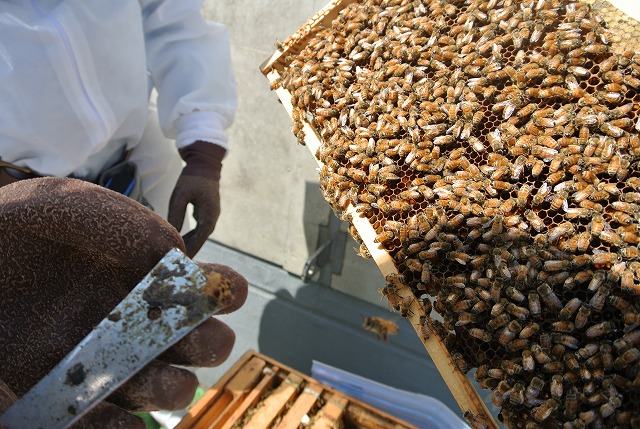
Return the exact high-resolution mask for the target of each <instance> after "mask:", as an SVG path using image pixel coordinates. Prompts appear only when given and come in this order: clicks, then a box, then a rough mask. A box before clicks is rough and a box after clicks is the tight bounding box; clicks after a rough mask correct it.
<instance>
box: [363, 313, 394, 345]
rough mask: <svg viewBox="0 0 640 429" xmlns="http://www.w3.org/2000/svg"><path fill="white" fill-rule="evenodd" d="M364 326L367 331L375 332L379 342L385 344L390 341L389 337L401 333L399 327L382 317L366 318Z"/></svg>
mask: <svg viewBox="0 0 640 429" xmlns="http://www.w3.org/2000/svg"><path fill="white" fill-rule="evenodd" d="M362 326H363V328H364V329H366V330H367V331H371V332H373V333H374V334H375V335H376V338H377V339H378V340H383V341H385V342H386V341H388V336H389V335H396V334H397V333H398V332H399V330H398V325H397V324H396V323H395V322H394V321H392V320H388V319H385V318H382V317H375V316H371V317H365V319H364V322H363V324H362Z"/></svg>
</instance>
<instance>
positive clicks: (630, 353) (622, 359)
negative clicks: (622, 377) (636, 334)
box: [613, 348, 640, 370]
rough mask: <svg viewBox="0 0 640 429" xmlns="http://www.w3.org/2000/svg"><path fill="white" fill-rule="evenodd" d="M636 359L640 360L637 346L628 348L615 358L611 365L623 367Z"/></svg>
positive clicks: (617, 367)
mask: <svg viewBox="0 0 640 429" xmlns="http://www.w3.org/2000/svg"><path fill="white" fill-rule="evenodd" d="M638 360H640V350H638V349H637V348H630V349H628V350H626V351H625V352H624V353H622V354H621V355H620V356H618V357H617V358H616V359H615V361H614V363H613V366H614V368H616V369H618V370H620V369H625V368H627V367H628V366H629V365H631V364H632V363H635V362H637V361H638Z"/></svg>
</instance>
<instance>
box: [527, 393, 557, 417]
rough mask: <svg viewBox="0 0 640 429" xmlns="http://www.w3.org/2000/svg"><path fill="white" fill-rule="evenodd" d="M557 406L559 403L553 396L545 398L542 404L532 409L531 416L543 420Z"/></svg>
mask: <svg viewBox="0 0 640 429" xmlns="http://www.w3.org/2000/svg"><path fill="white" fill-rule="evenodd" d="M559 406H560V404H559V403H558V401H557V400H555V399H554V398H551V399H547V400H546V401H545V402H544V403H543V404H542V405H540V406H539V407H537V408H535V409H534V411H533V418H534V419H536V421H538V422H543V421H545V420H547V419H548V418H549V417H550V416H551V415H552V414H553V413H554V412H555V411H556V410H557V409H558V407H559Z"/></svg>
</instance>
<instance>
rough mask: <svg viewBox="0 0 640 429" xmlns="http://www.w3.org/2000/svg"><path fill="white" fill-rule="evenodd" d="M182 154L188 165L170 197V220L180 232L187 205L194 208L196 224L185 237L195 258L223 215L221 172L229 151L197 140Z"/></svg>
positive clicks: (190, 255) (188, 251)
mask: <svg viewBox="0 0 640 429" xmlns="http://www.w3.org/2000/svg"><path fill="white" fill-rule="evenodd" d="M179 152H180V156H181V157H182V159H183V160H184V161H185V162H186V163H187V165H186V166H185V167H184V169H183V170H182V174H181V175H180V177H179V178H178V182H177V183H176V186H175V188H174V189H173V193H172V194H171V199H170V201H169V214H168V216H167V219H168V221H169V223H170V224H171V225H173V226H174V227H175V228H176V229H177V230H178V231H180V230H181V229H182V224H183V222H184V216H185V212H186V210H187V205H188V204H189V203H191V204H192V205H193V217H194V219H195V220H196V222H197V225H196V227H195V229H193V230H191V231H189V232H188V233H186V234H185V235H184V236H183V239H184V242H185V246H186V249H187V251H186V254H187V256H189V257H190V258H193V257H194V256H195V254H196V253H197V252H198V250H200V248H201V247H202V246H203V245H204V243H205V242H206V241H207V238H208V237H209V235H211V233H212V232H213V230H214V228H215V226H216V222H217V221H218V217H219V216H220V170H221V169H222V158H223V157H224V154H225V152H226V151H225V149H224V148H222V147H221V146H218V145H216V144H213V143H208V142H204V141H197V142H195V143H193V144H190V145H189V146H186V147H184V148H182V149H180V150H179Z"/></svg>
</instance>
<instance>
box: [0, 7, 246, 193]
mask: <svg viewBox="0 0 640 429" xmlns="http://www.w3.org/2000/svg"><path fill="white" fill-rule="evenodd" d="M201 3H202V2H201V0H139V1H132V0H129V1H128V0H91V1H86V0H0V112H1V113H0V157H1V158H2V159H3V160H5V161H9V162H12V163H14V164H17V165H20V166H27V167H30V168H31V169H33V170H34V171H37V172H39V173H41V174H43V175H51V176H67V175H70V174H74V175H75V176H78V177H82V178H86V179H88V180H95V179H96V178H97V174H98V173H99V170H100V169H101V168H103V167H104V166H105V164H106V163H108V162H111V160H114V159H117V158H118V157H119V156H120V154H121V153H122V152H123V148H124V147H125V146H126V147H127V148H134V147H136V146H138V145H140V146H139V148H138V149H136V150H134V151H133V156H132V160H133V161H136V158H137V159H138V160H139V161H140V168H141V169H142V170H143V171H141V175H142V182H143V191H145V188H149V186H150V185H151V184H150V183H147V184H146V186H145V179H144V175H145V171H144V170H145V169H146V168H147V167H149V168H151V169H154V168H155V170H156V171H166V168H165V166H158V164H157V161H158V159H157V158H158V156H155V157H154V155H153V153H152V152H154V151H157V152H158V153H162V155H161V157H162V158H165V157H166V156H167V154H169V155H170V156H172V157H173V158H174V159H173V160H167V159H166V158H165V159H164V160H162V159H161V160H159V161H162V162H164V163H165V164H166V163H172V162H173V163H174V164H175V163H176V159H178V158H177V150H176V149H175V147H176V146H177V147H178V148H180V147H184V146H186V145H188V144H190V143H193V142H194V141H196V140H205V141H209V142H213V143H215V144H219V145H221V146H223V147H225V148H226V145H227V138H226V134H225V129H226V128H227V127H228V126H229V125H230V124H231V122H232V121H233V116H234V113H235V109H236V106H237V99H236V87H235V80H234V77H233V72H232V67H231V58H230V51H229V39H228V34H227V31H226V28H225V27H224V26H222V25H220V24H215V23H211V22H206V21H205V20H204V19H203V18H202V16H201V14H200V8H201ZM154 87H155V89H156V90H157V93H158V97H157V111H158V115H157V118H156V117H154V116H156V115H155V111H154V108H153V106H152V108H151V110H150V109H149V99H150V94H151V91H152V89H153V88H154ZM158 119H159V124H160V127H161V129H162V133H160V130H159V129H157V127H158V125H157V122H158ZM162 134H164V136H165V137H166V138H170V139H175V141H176V142H175V143H176V145H175V146H173V148H171V149H168V148H167V147H161V146H162V145H163V144H164V145H166V142H163V141H156V140H163V137H162ZM143 136H144V139H143ZM143 140H147V141H143ZM167 151H168V152H167ZM150 152H151V153H150ZM152 158H153V159H152ZM176 165H177V166H178V172H176V173H173V175H174V177H173V178H172V179H171V181H172V183H175V179H176V178H177V175H178V174H179V167H180V164H179V159H178V164H176ZM159 180H160V179H158V178H157V177H156V178H155V179H152V181H153V182H158V181H159ZM164 192H166V190H165V191H164ZM169 193H170V189H169ZM168 197H169V196H168V195H166V198H167V201H168ZM152 204H153V202H152ZM153 205H154V206H156V205H155V204H153Z"/></svg>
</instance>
